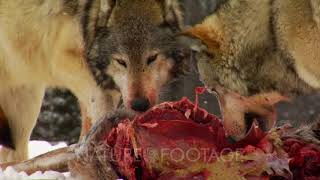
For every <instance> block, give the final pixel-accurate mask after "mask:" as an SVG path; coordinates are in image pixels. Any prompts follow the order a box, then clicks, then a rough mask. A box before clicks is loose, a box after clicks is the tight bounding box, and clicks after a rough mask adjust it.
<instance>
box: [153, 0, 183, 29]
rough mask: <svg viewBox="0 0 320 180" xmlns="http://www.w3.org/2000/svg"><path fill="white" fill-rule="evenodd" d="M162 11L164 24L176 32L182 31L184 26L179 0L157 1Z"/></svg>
mask: <svg viewBox="0 0 320 180" xmlns="http://www.w3.org/2000/svg"><path fill="white" fill-rule="evenodd" d="M156 1H157V2H158V3H159V4H160V6H161V9H162V15H163V19H164V24H163V25H167V26H169V27H170V28H171V29H173V30H174V31H180V30H181V29H182V28H183V26H184V22H183V15H182V11H181V7H180V4H179V0H156Z"/></svg>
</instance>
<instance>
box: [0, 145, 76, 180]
mask: <svg viewBox="0 0 320 180" xmlns="http://www.w3.org/2000/svg"><path fill="white" fill-rule="evenodd" d="M66 146H67V144H66V143H58V144H57V145H54V146H52V145H51V144H49V143H48V142H44V141H31V142H30V143H29V157H30V158H32V157H35V156H38V155H40V154H43V153H46V152H48V151H52V150H55V149H58V148H62V147H66ZM0 148H1V147H0ZM0 180H70V178H69V177H68V174H66V173H65V174H61V173H58V172H53V171H48V172H36V173H34V174H32V175H30V176H28V175H27V174H26V173H24V172H22V173H18V172H16V171H15V170H14V169H13V168H10V167H9V168H7V169H5V170H1V169H0Z"/></svg>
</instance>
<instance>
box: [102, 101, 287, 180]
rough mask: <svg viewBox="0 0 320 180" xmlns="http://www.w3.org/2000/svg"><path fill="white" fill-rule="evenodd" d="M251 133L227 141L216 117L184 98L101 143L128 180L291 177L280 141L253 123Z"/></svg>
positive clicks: (125, 123)
mask: <svg viewBox="0 0 320 180" xmlns="http://www.w3.org/2000/svg"><path fill="white" fill-rule="evenodd" d="M249 132H250V133H249V134H248V135H247V137H246V138H245V139H243V140H241V141H240V142H237V143H232V142H229V141H228V139H227V138H226V133H225V130H224V128H223V125H222V123H221V121H220V120H219V119H218V118H217V117H216V116H214V115H212V114H209V113H208V112H207V111H205V110H204V109H201V108H199V107H197V106H196V105H194V104H193V103H192V102H190V101H189V100H188V99H186V98H183V99H182V100H181V101H178V102H170V103H163V104H160V105H158V106H156V107H154V108H153V109H151V110H149V111H148V112H146V113H144V114H142V115H139V116H136V117H134V118H133V119H131V120H128V119H127V120H124V121H123V122H122V123H120V124H118V126H117V127H116V128H114V129H113V130H112V132H111V133H110V134H109V135H108V136H107V137H106V138H104V139H103V141H104V142H105V143H107V144H108V145H109V146H111V147H112V148H113V158H114V161H113V162H112V163H113V164H114V165H115V167H116V168H115V169H117V170H118V172H119V173H120V174H121V175H123V176H124V177H126V178H128V179H130V180H135V179H143V180H144V179H215V178H217V177H219V178H223V177H224V178H225V179H230V178H244V177H246V178H260V179H261V177H264V178H266V179H268V178H270V177H273V176H281V177H284V178H290V175H291V174H290V172H289V160H288V158H287V156H286V153H285V152H284V151H283V150H282V149H281V148H280V147H278V146H276V141H280V142H281V140H280V136H278V135H277V133H276V132H272V133H271V132H270V133H269V134H267V133H264V132H262V131H261V130H260V129H259V128H257V127H256V126H255V125H254V124H253V126H252V128H251V130H250V131H249ZM230 157H231V158H230ZM223 158H229V159H228V160H227V161H221V159H222V160H223Z"/></svg>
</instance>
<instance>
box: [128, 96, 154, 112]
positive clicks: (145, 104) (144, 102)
mask: <svg viewBox="0 0 320 180" xmlns="http://www.w3.org/2000/svg"><path fill="white" fill-rule="evenodd" d="M130 105H131V109H132V110H134V111H138V112H145V111H147V110H148V109H149V108H150V105H151V104H150V102H149V100H148V99H147V98H136V99H134V100H132V101H131V103H130Z"/></svg>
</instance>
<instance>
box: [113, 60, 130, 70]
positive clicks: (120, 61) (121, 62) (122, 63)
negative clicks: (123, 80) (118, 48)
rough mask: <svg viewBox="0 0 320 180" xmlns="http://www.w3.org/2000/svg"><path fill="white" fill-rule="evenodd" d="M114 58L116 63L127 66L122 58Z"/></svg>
mask: <svg viewBox="0 0 320 180" xmlns="http://www.w3.org/2000/svg"><path fill="white" fill-rule="evenodd" d="M115 60H116V61H117V63H118V64H120V65H121V66H123V67H125V68H127V63H126V62H125V61H124V60H122V59H115Z"/></svg>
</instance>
